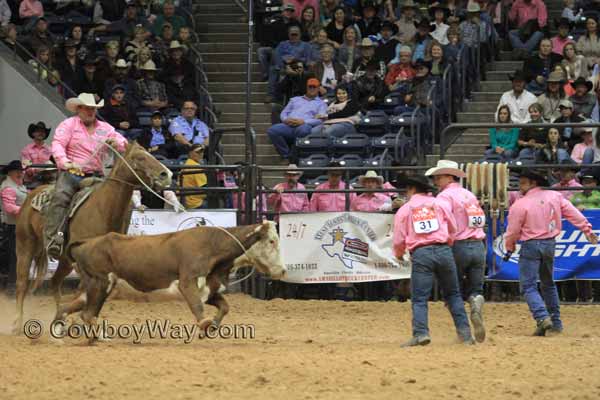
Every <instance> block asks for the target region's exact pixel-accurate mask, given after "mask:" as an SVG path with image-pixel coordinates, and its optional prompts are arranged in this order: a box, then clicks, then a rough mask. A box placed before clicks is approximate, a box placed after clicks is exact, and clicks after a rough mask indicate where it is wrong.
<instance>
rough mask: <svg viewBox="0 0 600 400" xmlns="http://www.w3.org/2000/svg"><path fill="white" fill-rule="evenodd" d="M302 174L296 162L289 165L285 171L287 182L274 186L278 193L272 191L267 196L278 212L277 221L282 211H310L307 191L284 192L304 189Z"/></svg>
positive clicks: (284, 175) (269, 202)
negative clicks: (300, 181)
mask: <svg viewBox="0 0 600 400" xmlns="http://www.w3.org/2000/svg"><path fill="white" fill-rule="evenodd" d="M301 176H302V171H300V170H298V167H297V166H296V164H290V165H288V169H287V171H285V172H284V173H283V177H284V178H285V182H282V183H278V184H276V185H275V186H273V190H276V191H277V193H271V194H269V196H268V197H267V202H268V204H269V205H270V206H271V207H273V210H274V211H275V212H276V213H277V215H275V218H274V219H275V221H279V214H280V213H282V212H284V213H285V212H309V211H310V202H309V200H308V194H306V193H283V191H284V190H304V189H306V188H305V187H304V185H303V184H301V183H299V182H298V180H299V179H300V177H301Z"/></svg>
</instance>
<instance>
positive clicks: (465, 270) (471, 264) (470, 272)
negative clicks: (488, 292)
mask: <svg viewBox="0 0 600 400" xmlns="http://www.w3.org/2000/svg"><path fill="white" fill-rule="evenodd" d="M452 254H454V261H455V262H456V268H457V270H458V284H459V286H460V289H461V290H462V292H463V293H464V294H465V295H466V296H467V297H469V296H477V295H479V294H480V295H483V274H484V272H485V246H484V245H483V241H481V240H459V241H456V242H455V243H454V246H452Z"/></svg>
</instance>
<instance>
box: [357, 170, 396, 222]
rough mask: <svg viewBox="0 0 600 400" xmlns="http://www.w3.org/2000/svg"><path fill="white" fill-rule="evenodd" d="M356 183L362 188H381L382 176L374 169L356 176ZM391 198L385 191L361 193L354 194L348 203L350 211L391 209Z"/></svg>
mask: <svg viewBox="0 0 600 400" xmlns="http://www.w3.org/2000/svg"><path fill="white" fill-rule="evenodd" d="M358 184H359V185H360V186H362V187H363V188H364V189H369V190H375V189H382V188H383V176H379V175H377V172H375V171H367V173H366V174H364V175H361V176H359V177H358ZM391 210H392V199H391V198H390V196H388V195H387V193H377V192H371V193H362V194H360V195H359V196H355V197H354V198H353V199H352V202H351V203H350V211H367V212H374V211H391Z"/></svg>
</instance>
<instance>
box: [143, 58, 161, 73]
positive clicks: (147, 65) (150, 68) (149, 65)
mask: <svg viewBox="0 0 600 400" xmlns="http://www.w3.org/2000/svg"><path fill="white" fill-rule="evenodd" d="M140 69H141V70H142V71H158V69H156V64H154V61H152V60H148V61H146V63H145V64H144V65H142V66H141V67H140Z"/></svg>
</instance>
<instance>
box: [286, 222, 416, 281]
mask: <svg viewBox="0 0 600 400" xmlns="http://www.w3.org/2000/svg"><path fill="white" fill-rule="evenodd" d="M393 232H394V215H393V214H377V213H363V212H352V213H344V212H327V213H308V214H282V215H281V217H280V225H279V236H280V238H281V252H282V257H283V261H284V263H285V266H286V268H287V270H288V272H287V273H286V275H285V277H284V279H283V280H284V281H286V282H291V283H337V282H372V281H385V280H391V279H408V278H410V261H409V260H408V259H405V260H404V259H403V260H397V259H396V258H395V257H394V255H393V252H392V235H393Z"/></svg>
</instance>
